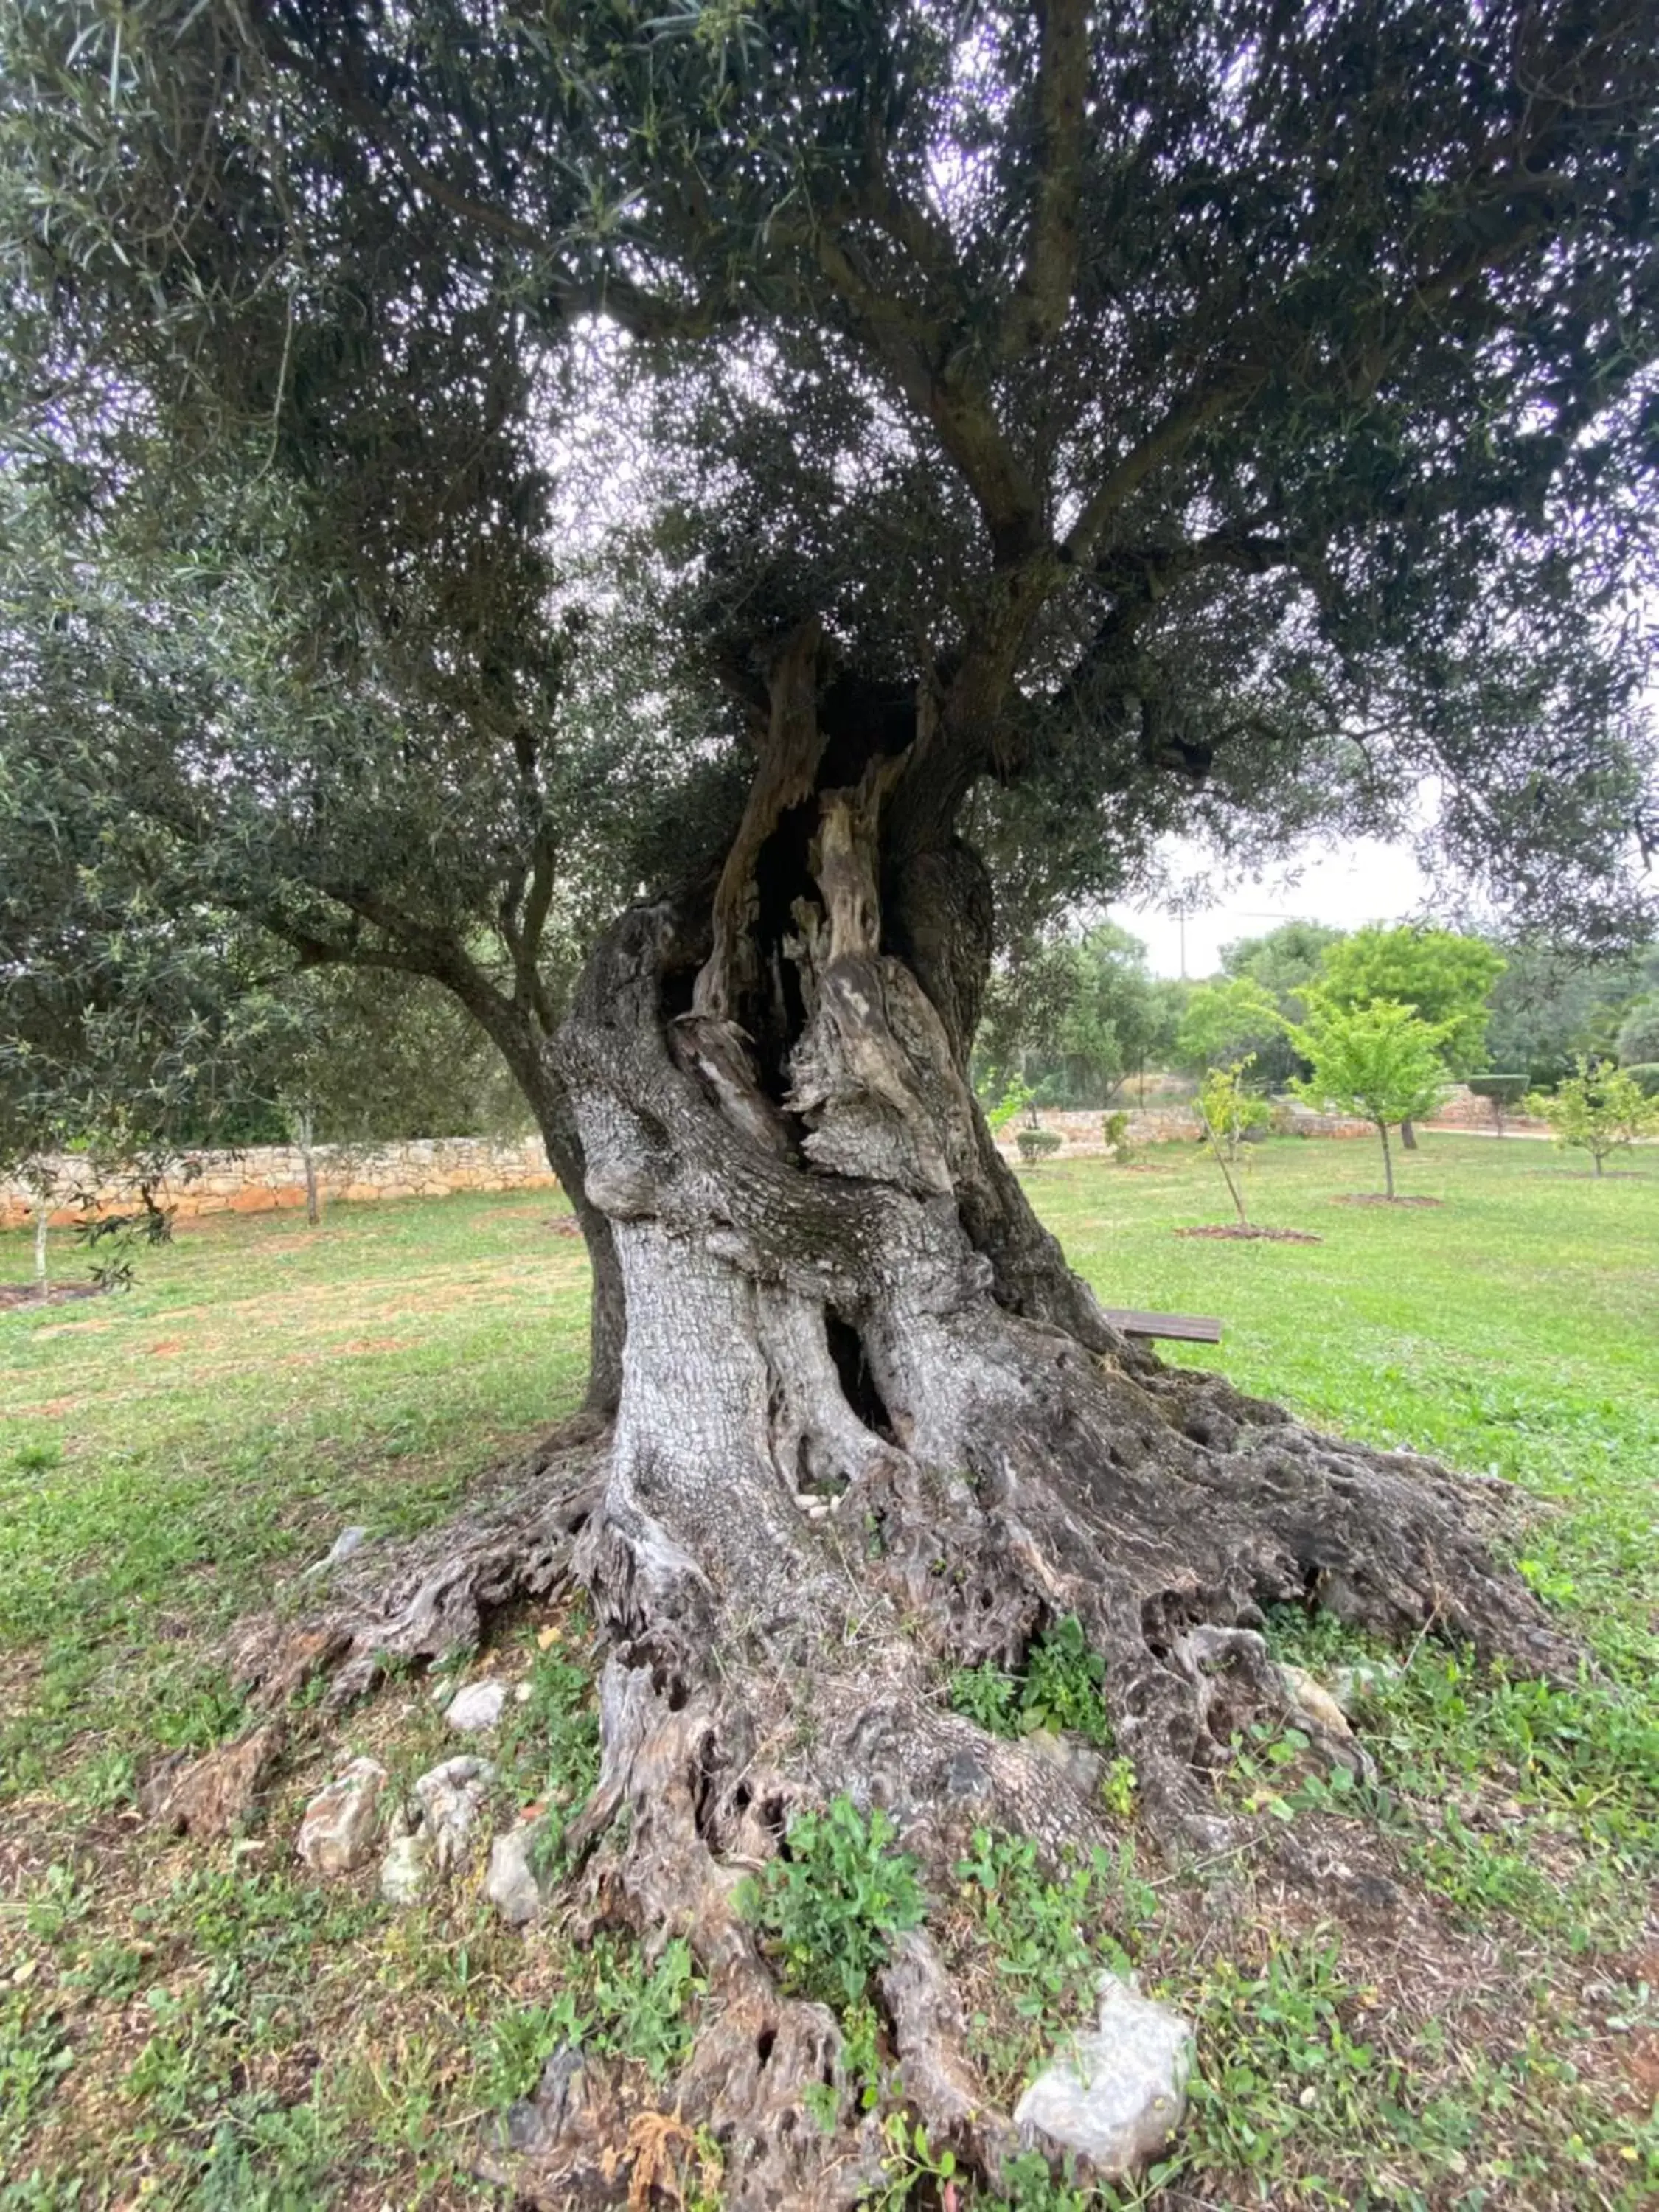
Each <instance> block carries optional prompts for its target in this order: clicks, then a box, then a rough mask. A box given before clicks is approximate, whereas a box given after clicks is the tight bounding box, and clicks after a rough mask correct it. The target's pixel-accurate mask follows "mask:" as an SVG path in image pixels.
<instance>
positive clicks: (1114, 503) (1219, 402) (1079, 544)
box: [1060, 370, 1262, 562]
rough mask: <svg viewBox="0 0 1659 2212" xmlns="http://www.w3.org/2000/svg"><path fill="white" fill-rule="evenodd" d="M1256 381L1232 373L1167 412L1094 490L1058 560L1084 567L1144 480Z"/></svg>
mask: <svg viewBox="0 0 1659 2212" xmlns="http://www.w3.org/2000/svg"><path fill="white" fill-rule="evenodd" d="M1261 381H1262V379H1261V374H1260V372H1258V371H1255V370H1249V371H1245V370H1236V371H1234V372H1233V373H1231V374H1229V375H1225V376H1223V377H1222V378H1220V379H1219V380H1218V381H1217V382H1216V383H1214V384H1212V385H1211V386H1208V387H1207V389H1200V390H1199V391H1197V392H1194V393H1192V394H1191V395H1190V396H1189V397H1188V398H1186V399H1183V400H1182V401H1181V402H1180V404H1178V405H1177V406H1175V407H1173V408H1171V409H1170V412H1169V413H1168V414H1167V415H1166V416H1164V419H1163V421H1162V422H1160V423H1158V426H1157V428H1155V429H1152V430H1151V431H1149V432H1148V433H1147V435H1146V436H1145V437H1144V438H1143V439H1141V441H1140V442H1139V444H1138V445H1135V446H1132V447H1130V449H1129V451H1128V452H1127V453H1125V454H1124V455H1123V456H1122V458H1121V459H1120V460H1118V461H1117V462H1116V463H1115V465H1113V467H1112V468H1110V469H1109V471H1107V473H1106V475H1105V476H1104V477H1102V479H1101V481H1100V483H1098V484H1097V486H1096V487H1095V489H1094V491H1093V492H1092V494H1091V495H1090V498H1089V500H1088V501H1087V503H1086V504H1085V507H1084V509H1083V512H1082V513H1081V514H1080V515H1079V517H1078V519H1077V521H1076V523H1075V524H1074V526H1073V529H1072V531H1071V533H1070V535H1069V536H1068V537H1067V538H1066V542H1065V544H1064V545H1063V546H1062V548H1061V549H1060V550H1061V558H1062V559H1063V560H1065V561H1066V562H1082V561H1086V560H1087V559H1088V557H1089V556H1090V554H1091V552H1092V551H1093V550H1094V548H1095V546H1096V545H1097V544H1098V543H1099V540H1100V538H1101V536H1102V533H1103V532H1104V530H1105V528H1106V526H1107V524H1108V523H1109V521H1110V520H1111V519H1112V517H1113V515H1115V513H1117V511H1118V509H1119V508H1120V507H1123V506H1124V505H1125V504H1126V503H1127V501H1129V500H1130V499H1132V498H1133V496H1134V495H1135V493H1136V492H1137V491H1139V489H1140V487H1141V485H1142V484H1144V483H1146V479H1147V478H1148V477H1151V476H1152V475H1154V474H1155V473H1156V472H1157V471H1158V470H1159V469H1161V468H1163V467H1164V465H1166V464H1167V463H1168V462H1170V461H1173V460H1176V459H1179V457H1180V456H1181V454H1182V453H1184V452H1185V450H1186V449H1187V447H1188V446H1189V445H1191V443H1192V441H1193V440H1194V438H1195V437H1197V435H1199V433H1200V431H1201V430H1203V429H1205V428H1207V427H1208V426H1209V424H1210V423H1212V422H1217V421H1218V420H1219V418H1220V417H1221V416H1223V415H1225V414H1226V413H1227V412H1228V410H1230V409H1231V408H1233V407H1235V406H1237V405H1238V404H1240V402H1241V401H1243V400H1244V399H1246V398H1249V395H1250V393H1251V392H1254V391H1255V390H1256V388H1257V387H1258V386H1259V385H1260V384H1261Z"/></svg>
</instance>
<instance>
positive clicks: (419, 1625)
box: [232, 1414, 607, 1706]
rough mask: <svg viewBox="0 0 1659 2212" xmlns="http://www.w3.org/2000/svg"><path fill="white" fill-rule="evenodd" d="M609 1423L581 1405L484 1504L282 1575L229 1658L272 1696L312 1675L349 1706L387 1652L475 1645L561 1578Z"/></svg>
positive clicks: (414, 1656)
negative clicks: (272, 1600)
mask: <svg viewBox="0 0 1659 2212" xmlns="http://www.w3.org/2000/svg"><path fill="white" fill-rule="evenodd" d="M606 1442H607V1434H606V1431H605V1430H604V1429H603V1427H602V1426H600V1425H599V1424H598V1423H597V1422H596V1421H594V1420H592V1419H591V1418H590V1417H588V1416H587V1415H586V1414H578V1415H577V1416H576V1418H575V1419H574V1420H573V1421H571V1422H568V1423H566V1424H565V1425H564V1426H563V1427H562V1428H561V1429H558V1430H556V1431H553V1433H552V1434H551V1435H550V1437H546V1438H544V1440H543V1442H542V1443H541V1444H540V1445H538V1448H537V1449H536V1450H535V1451H534V1452H532V1454H531V1455H529V1457H528V1458H527V1459H526V1460H525V1461H523V1462H520V1464H519V1465H518V1466H517V1467H516V1468H513V1469H512V1470H511V1471H510V1472H509V1473H508V1474H507V1475H506V1476H505V1477H504V1478H503V1480H502V1481H501V1485H500V1486H499V1487H498V1488H496V1489H495V1492H494V1493H493V1494H492V1496H491V1498H489V1502H488V1503H487V1504H483V1505H482V1506H480V1507H478V1508H477V1509H476V1510H474V1511H473V1512H471V1513H470V1514H468V1515H466V1516H464V1517H463V1518H461V1519H459V1520H456V1521H450V1522H444V1523H443V1524H442V1525H441V1526H440V1527H438V1528H429V1529H426V1530H424V1531H422V1534H420V1535H418V1536H414V1537H410V1538H407V1539H405V1540H404V1541H399V1542H398V1543H395V1544H370V1545H365V1546H364V1547H362V1550H360V1551H357V1552H354V1553H351V1555H350V1556H349V1558H348V1559H344V1560H343V1561H342V1562H341V1564H340V1565H338V1566H336V1567H331V1568H329V1569H328V1571H327V1573H326V1576H325V1577H323V1578H322V1579H321V1580H320V1582H319V1581H316V1580H313V1579H312V1577H310V1576H304V1577H299V1578H297V1579H296V1580H295V1583H292V1584H290V1586H289V1591H288V1593H287V1595H286V1598H285V1601H284V1602H283V1604H282V1605H280V1606H279V1607H277V1608H276V1610H275V1611H274V1612H272V1613H265V1614H262V1615H260V1616H259V1617H258V1619H256V1620H253V1621H252V1622H250V1623H249V1625H248V1626H247V1627H246V1630H245V1631H244V1632H243V1633H242V1635H241V1636H240V1638H239V1639H238V1641H237V1643H236V1644H235V1646H234V1650H233V1653H232V1663H233V1665H234V1669H235V1671H236V1673H237V1674H238V1676H239V1677H240V1679H241V1680H243V1681H244V1682H246V1683H247V1684H249V1685H250V1686H252V1687H253V1688H254V1689H255V1690H256V1691H257V1692H258V1693H259V1696H260V1699H261V1701H262V1702H263V1703H264V1704H267V1705H276V1706H280V1705H283V1703H284V1702H285V1701H286V1700H287V1699H289V1698H290V1697H291V1696H292V1695H293V1694H294V1692H295V1691H296V1690H297V1689H299V1688H300V1686H301V1684H302V1683H304V1682H305V1681H307V1680H309V1679H310V1678H311V1677H312V1676H313V1675H318V1674H323V1675H326V1676H327V1678H328V1688H327V1692H326V1696H325V1702H326V1703H327V1704H328V1705H333V1706H339V1705H346V1704H349V1702H350V1700H351V1699H353V1698H356V1697H359V1696H361V1695H362V1692H364V1691H366V1690H368V1689H369V1688H372V1686H374V1682H375V1680H376V1679H377V1677H378V1676H380V1674H382V1673H384V1672H385V1670H386V1666H387V1664H388V1663H389V1662H392V1661H404V1662H408V1661H411V1660H413V1661H422V1660H423V1661H426V1662H431V1661H433V1660H435V1659H441V1658H442V1657H444V1656H446V1655H447V1654H448V1653H450V1652H453V1651H456V1650H463V1649H465V1648H467V1647H469V1646H473V1645H477V1644H481V1643H483V1640H484V1630H485V1625H486V1623H487V1622H488V1620H489V1616H490V1614H491V1613H495V1612H498V1611H499V1610H500V1609H501V1607H503V1606H506V1605H509V1604H512V1603H513V1602H515V1601H518V1600H520V1599H525V1598H545V1597H548V1596H550V1595H552V1594H553V1593H554V1592H555V1591H556V1590H557V1589H560V1588H562V1586H563V1585H564V1584H565V1583H567V1582H568V1579H569V1573H570V1547H571V1541H572V1539H573V1537H574V1534H575V1532H576V1530H577V1529H578V1528H580V1527H581V1525H582V1523H583V1522H584V1521H585V1520H586V1517H587V1516H588V1514H589V1513H591V1512H592V1510H593V1507H594V1504H596V1502H597V1500H598V1498H599V1495H600V1493H601V1491H602V1489H603V1485H604V1470H605V1446H606Z"/></svg>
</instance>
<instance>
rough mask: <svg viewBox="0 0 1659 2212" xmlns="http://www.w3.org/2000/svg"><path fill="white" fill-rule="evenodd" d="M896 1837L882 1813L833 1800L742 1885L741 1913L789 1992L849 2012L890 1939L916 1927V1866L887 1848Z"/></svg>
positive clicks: (919, 1906) (805, 1816)
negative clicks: (861, 1809) (754, 1931)
mask: <svg viewBox="0 0 1659 2212" xmlns="http://www.w3.org/2000/svg"><path fill="white" fill-rule="evenodd" d="M896 1835H897V1830H896V1828H895V1827H894V1826H893V1823H892V1822H891V1820H889V1818H888V1817H887V1815H886V1814H885V1813H884V1812H883V1811H882V1810H881V1809H880V1808H879V1807H876V1808H873V1809H872V1811H871V1812H870V1813H869V1814H868V1815H866V1814H863V1813H861V1812H860V1810H859V1808H858V1807H857V1806H856V1805H854V1802H853V1801H852V1799H851V1798H850V1797H846V1796H841V1797H833V1798H831V1799H830V1801H829V1804H828V1805H827V1806H826V1807H825V1808H824V1809H823V1812H822V1813H811V1812H807V1813H799V1814H796V1816H795V1818H794V1819H793V1820H792V1821H791V1822H790V1824H789V1828H788V1832H787V1835H786V1837H785V1838H784V1842H783V1845H782V1848H781V1850H779V1852H778V1855H777V1857H775V1858H774V1859H771V1860H769V1861H768V1863H767V1864H766V1865H765V1867H763V1869H762V1870H761V1872H760V1873H759V1874H758V1875H752V1876H750V1878H749V1879H748V1880H747V1881H745V1882H744V1885H743V1887H742V1888H741V1889H740V1890H739V1892H738V1908H739V1910H740V1911H742V1912H743V1914H744V1917H745V1918H746V1919H748V1920H750V1921H751V1922H752V1923H754V1925H755V1927H756V1929H757V1931H758V1932H759V1935H760V1938H761V1942H762V1943H763V1946H764V1948H765V1949H766V1952H767V1954H768V1955H769V1957H770V1958H771V1959H772V1960H774V1962H775V1964H776V1966H777V1967H778V1970H779V1972H780V1973H781V1977H782V1979H783V1984H784V1986H785V1988H786V1989H787V1990H789V1991H790V1992H791V1994H792V1995H795V1996H806V1997H815V1998H817V2000H818V2002H820V2003H822V2004H827V2005H831V2006H833V2007H834V2008H836V2010H837V2011H838V2012H844V2011H846V2010H847V2009H848V2008H849V2007H851V2006H853V2005H855V2004H857V2003H858V2002H859V2001H860V1998H861V1997H862V1996H864V1994H865V1992H866V1990H867V1988H868V1987H869V1983H870V1977H871V1975H872V1973H874V1972H875V1971H876V1969H877V1967H878V1966H884V1965H885V1964H886V1962H887V1960H888V1959H889V1957H890V1955H891V1950H892V1939H893V1938H894V1936H900V1935H902V1934H903V1933H904V1931H905V1929H908V1928H915V1927H918V1926H920V1924H921V1919H922V1917H923V1913H924V1911H925V1909H926V1907H925V1902H924V1899H923V1897H922V1893H921V1882H920V1881H918V1879H917V1867H916V1863H915V1859H913V1858H912V1857H910V1855H909V1853H908V1851H896V1850H892V1849H891V1845H892V1844H893V1842H894V1840H895V1838H896Z"/></svg>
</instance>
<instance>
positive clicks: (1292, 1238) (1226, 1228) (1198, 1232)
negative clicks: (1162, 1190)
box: [1175, 1221, 1325, 1244]
mask: <svg viewBox="0 0 1659 2212" xmlns="http://www.w3.org/2000/svg"><path fill="white" fill-rule="evenodd" d="M1175 1234H1176V1236H1177V1237H1227V1238H1229V1239H1231V1241H1232V1242H1234V1243H1241V1244H1255V1243H1266V1244H1322V1243H1324V1241H1325V1240H1324V1238H1323V1237H1316V1236H1314V1235H1313V1234H1312V1233H1311V1232H1310V1231H1308V1230H1306V1229H1255V1228H1251V1229H1241V1228H1240V1226H1239V1225H1238V1224H1237V1222H1236V1221H1220V1222H1212V1223H1211V1224H1210V1225H1207V1226H1206V1227H1205V1228H1202V1229H1177V1230H1176V1231H1175Z"/></svg>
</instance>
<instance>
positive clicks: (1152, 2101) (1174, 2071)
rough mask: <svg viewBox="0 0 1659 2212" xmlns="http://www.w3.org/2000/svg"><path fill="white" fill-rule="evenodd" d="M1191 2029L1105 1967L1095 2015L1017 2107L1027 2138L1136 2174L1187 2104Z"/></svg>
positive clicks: (1110, 2171) (1106, 2173)
mask: <svg viewBox="0 0 1659 2212" xmlns="http://www.w3.org/2000/svg"><path fill="white" fill-rule="evenodd" d="M1193 2054H1194V2045H1193V2031H1192V2028H1191V2027H1190V2026H1189V2025H1188V2022H1187V2021H1184V2020H1182V2017H1181V2015H1179V2014H1178V2013H1176V2012H1172V2011H1170V2008H1169V2007H1168V2006H1167V2005H1161V2004H1157V2003H1154V2002H1153V2001H1152V1999H1151V1998H1150V1997H1144V1996H1141V1994H1140V1992H1139V1990H1138V1989H1137V1988H1136V1987H1135V1986H1134V1984H1133V1978H1131V1979H1130V1980H1128V1981H1123V1980H1121V1979H1119V1978H1118V1977H1117V1976H1116V1975H1115V1974H1105V1975H1103V1976H1102V1978H1101V1983H1100V2022H1099V2026H1098V2027H1094V2028H1089V2029H1085V2030H1084V2031H1083V2032H1082V2033H1079V2034H1078V2035H1077V2036H1076V2037H1074V2038H1073V2040H1072V2042H1071V2043H1070V2044H1069V2045H1066V2047H1065V2048H1064V2049H1063V2050H1061V2051H1059V2052H1057V2053H1056V2054H1055V2057H1054V2059H1053V2060H1052V2061H1051V2062H1050V2063H1049V2064H1048V2067H1046V2068H1045V2069H1044V2070H1043V2071H1042V2073H1041V2074H1039V2075H1038V2076H1037V2078H1036V2081H1033V2082H1032V2083H1031V2085H1030V2087H1029V2088H1028V2089H1027V2090H1026V2092H1025V2093H1024V2096H1023V2097H1022V2098H1021V2099H1020V2100H1019V2102H1018V2105H1016V2106H1015V2107H1014V2124H1015V2126H1016V2127H1017V2128H1018V2130H1020V2133H1021V2136H1022V2137H1023V2138H1024V2141H1025V2142H1028V2143H1032V2144H1037V2143H1038V2142H1039V2139H1040V2142H1041V2146H1042V2147H1045V2148H1053V2149H1058V2150H1069V2151H1073V2152H1075V2153H1077V2154H1078V2155H1079V2156H1080V2157H1083V2158H1086V2159H1087V2160H1089V2162H1090V2164H1091V2166H1092V2167H1093V2168H1094V2170H1095V2172H1096V2173H1097V2174H1098V2175H1099V2176H1100V2177H1101V2178H1102V2179H1106V2180H1112V2179H1122V2178H1125V2177H1127V2176H1128V2175H1131V2174H1133V2173H1135V2172H1138V2171H1139V2168H1140V2167H1141V2166H1144V2165H1146V2162H1147V2161H1148V2160H1150V2159H1153V2158H1156V2157H1157V2156H1158V2154H1159V2152H1160V2151H1162V2150H1164V2148H1166V2147H1167V2145H1168V2144H1169V2142H1170V2138H1171V2137H1172V2136H1174V2134H1175V2131H1176V2129H1177V2128H1178V2127H1179V2126H1180V2124H1181V2122H1182V2116H1183V2115H1184V2114H1185V2112H1186V2110H1187V2082H1188V2078H1189V2076H1190V2075H1191V2073H1192V2067H1193Z"/></svg>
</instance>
